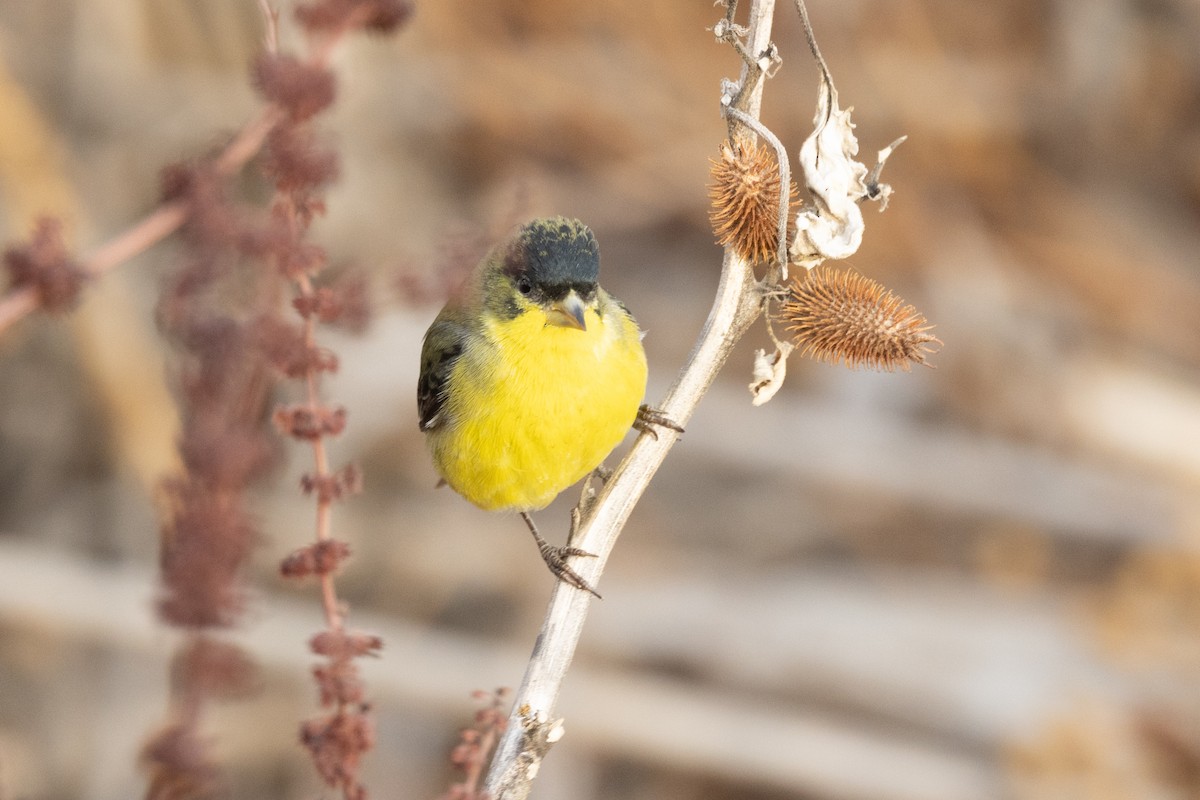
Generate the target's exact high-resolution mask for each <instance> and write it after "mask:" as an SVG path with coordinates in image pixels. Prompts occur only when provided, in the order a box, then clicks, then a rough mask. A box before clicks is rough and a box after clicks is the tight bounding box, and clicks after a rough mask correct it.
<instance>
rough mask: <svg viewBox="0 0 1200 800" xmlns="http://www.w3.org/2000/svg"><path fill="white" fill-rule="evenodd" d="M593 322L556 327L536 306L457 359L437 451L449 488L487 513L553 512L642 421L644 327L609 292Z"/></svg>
mask: <svg viewBox="0 0 1200 800" xmlns="http://www.w3.org/2000/svg"><path fill="white" fill-rule="evenodd" d="M600 291H601V292H602V291H603V290H600ZM586 324H587V329H586V330H577V329H575V328H567V327H562V326H558V325H551V324H548V323H547V320H546V316H545V314H544V313H543V312H542V311H541V310H540V309H538V308H536V307H535V308H530V309H528V310H526V311H525V312H524V313H522V314H520V315H518V316H517V317H516V318H514V319H507V320H505V319H497V318H487V319H486V320H485V321H484V324H483V331H482V334H483V335H482V336H479V337H474V338H473V339H472V341H471V343H470V344H469V345H468V346H467V347H466V349H465V350H464V351H463V353H462V356H461V357H460V358H459V359H458V361H457V362H456V363H455V365H454V368H453V370H452V372H451V375H450V379H449V380H448V381H447V387H448V391H447V394H446V398H445V412H446V424H445V425H444V426H441V427H440V428H439V429H437V430H435V431H430V436H429V445H430V449H431V451H432V453H433V459H434V463H435V465H436V466H437V468H438V471H439V472H440V473H441V475H442V476H443V477H444V478H445V479H446V482H447V483H449V484H450V486H451V487H452V488H453V489H454V490H455V491H457V492H459V493H460V494H462V495H463V496H464V497H466V498H467V499H468V500H470V501H471V502H472V503H474V504H475V505H477V506H479V507H480V508H483V509H487V510H502V509H506V510H517V511H532V510H535V509H539V508H543V507H545V506H546V505H548V504H549V503H550V501H552V500H553V499H554V498H555V496H557V495H558V494H559V492H561V491H562V490H563V489H566V488H567V487H568V486H570V485H571V484H573V483H575V482H576V481H578V480H580V479H581V478H583V476H584V475H586V474H587V473H588V472H590V471H591V470H593V469H595V468H596V467H597V466H598V465H599V464H600V462H602V461H603V460H604V458H605V457H606V456H607V455H608V454H609V453H611V452H612V450H613V448H615V447H616V446H617V445H618V444H619V443H620V441H621V439H622V438H623V437H624V436H625V433H626V432H627V431H628V430H629V428H630V426H631V425H632V424H633V421H634V418H635V417H636V416H637V410H638V406H639V405H640V404H641V402H642V398H643V397H644V395H645V391H646V356H645V353H644V352H643V350H642V345H641V340H640V334H639V332H638V329H637V324H636V323H635V322H634V321H633V319H632V318H631V317H630V316H629V315H628V314H627V313H626V312H625V311H624V309H622V308H621V307H620V306H619V305H618V304H617V303H616V302H615V301H613V300H611V298H608V297H607V296H603V295H602V297H601V304H600V306H599V311H597V309H594V308H593V309H589V310H588V311H587V315H586Z"/></svg>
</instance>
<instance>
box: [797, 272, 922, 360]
mask: <svg viewBox="0 0 1200 800" xmlns="http://www.w3.org/2000/svg"><path fill="white" fill-rule="evenodd" d="M782 315H783V318H784V320H785V321H786V322H787V323H788V324H787V329H788V330H789V331H793V337H794V339H795V341H796V345H797V346H799V347H802V348H803V351H802V354H803V355H811V356H813V357H814V358H816V359H818V360H820V361H828V362H829V363H831V364H837V363H839V362H841V361H844V362H846V366H848V367H850V368H851V369H855V368H857V367H859V366H866V367H869V368H871V369H879V370H887V371H888V372H891V371H893V370H895V369H896V368H897V367H900V368H901V369H903V370H905V371H907V370H908V369H910V368H911V365H912V364H925V363H926V361H925V359H926V357H927V356H929V355H932V354H933V353H935V352H937V347H940V346H941V344H942V342H941V340H940V339H938V338H937V337H936V336H934V335H933V334H931V333H929V332H928V331H929V330H930V329H931V328H932V327H933V326H932V325H930V324H929V323H928V322H927V321H926V319H925V317H924V316H923V315H922V314H921V313H920V312H919V311H917V310H916V309H915V308H913V307H912V306H910V305H907V304H905V302H904V301H903V300H902V299H901V298H899V297H897V296H896V295H894V294H892V292H890V291H888V290H887V289H886V288H885V287H884V286H882V285H881V284H879V283H877V282H876V281H873V280H871V279H870V278H866V277H863V276H862V275H859V274H858V273H856V272H850V271H848V270H847V271H841V270H835V269H832V268H829V267H817V268H816V269H814V270H812V271H811V272H809V273H808V274H807V275H800V276H797V277H796V279H795V280H793V281H792V285H791V287H790V289H789V293H788V298H787V300H785V301H784V303H783V308H782Z"/></svg>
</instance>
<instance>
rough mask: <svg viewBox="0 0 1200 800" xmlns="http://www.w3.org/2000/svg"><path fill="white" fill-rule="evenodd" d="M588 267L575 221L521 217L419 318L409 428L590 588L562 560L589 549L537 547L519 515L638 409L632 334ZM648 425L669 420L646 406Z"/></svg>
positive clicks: (580, 468)
mask: <svg viewBox="0 0 1200 800" xmlns="http://www.w3.org/2000/svg"><path fill="white" fill-rule="evenodd" d="M599 272H600V250H599V247H598V246H597V244H596V238H595V236H594V235H593V234H592V232H591V230H589V229H588V227H587V226H585V225H584V224H583V223H581V222H579V221H578V220H573V219H565V218H562V217H553V218H548V219H536V220H534V221H532V222H530V223H528V224H526V225H524V226H523V227H521V228H520V229H519V230H518V231H517V232H516V233H515V234H514V235H513V236H512V237H511V238H510V239H508V240H507V241H505V242H502V243H501V244H499V245H497V246H496V247H494V248H493V249H492V250H491V252H490V253H488V255H487V256H486V257H485V258H484V259H483V261H481V262H480V263H479V265H478V266H477V267H476V268H475V270H474V272H473V273H472V275H471V277H470V278H469V279H468V281H467V282H466V284H465V285H464V287H463V289H462V290H461V291H460V292H459V293H458V294H457V295H456V296H455V297H454V298H452V299H451V300H450V302H449V303H447V304H446V307H445V308H443V309H442V312H441V313H440V314H438V316H437V319H435V320H434V321H433V324H432V325H430V327H429V330H428V332H426V334H425V342H424V345H423V347H422V350H421V375H420V379H419V381H418V384H417V405H418V409H419V412H420V427H421V430H422V431H424V432H425V437H426V441H427V443H428V445H429V449H430V452H431V453H432V455H433V463H434V466H435V467H436V468H437V471H438V473H439V474H440V475H441V476H442V478H443V479H444V480H445V482H446V483H447V484H449V486H450V487H451V488H452V489H454V490H455V491H456V492H458V493H459V494H461V495H462V496H463V497H465V498H466V499H468V500H470V501H471V502H472V503H474V504H475V505H477V506H479V507H480V508H482V509H485V510H489V511H491V510H497V511H498V510H510V511H517V512H520V514H521V516H522V517H523V518H524V519H525V522H526V524H527V525H528V526H529V530H530V532H532V533H533V536H534V538H535V540H536V541H537V544H538V550H539V551H540V552H541V554H542V558H543V559H544V560H545V562H546V564H547V565H548V566H549V567H550V570H551V571H552V572H553V573H554V574H555V575H556V576H558V577H559V579H561V580H564V581H566V582H567V583H570V584H571V585H573V586H576V587H577V588H580V589H584V590H587V591H590V592H592V593H593V594H594V593H595V590H594V589H592V587H591V586H589V585H588V584H587V582H586V581H584V580H583V579H582V578H581V577H580V576H579V575H578V574H577V573H576V572H575V571H574V570H572V569H571V568H570V567H569V566H568V565H567V564H566V561H565V559H566V557H568V556H571V555H590V554H589V553H585V552H583V551H580V550H578V549H576V548H572V547H554V546H552V545H550V544H548V543H547V542H546V541H545V539H543V538H542V537H541V535H540V534H539V533H538V531H537V528H536V527H535V526H534V524H533V520H532V519H531V518H530V516H529V513H528V512H530V511H535V510H538V509H541V508H545V507H546V506H547V505H549V504H550V502H551V501H552V500H553V499H554V498H555V497H556V496H557V495H558V494H559V492H561V491H563V490H564V489H566V488H567V487H568V486H571V485H572V484H574V483H576V482H577V481H579V480H580V479H582V478H583V477H584V476H585V475H587V474H588V473H589V472H591V471H592V470H594V469H595V468H596V467H597V466H599V465H600V463H601V462H602V461H603V460H604V458H605V457H606V456H608V454H609V453H611V452H612V450H613V448H615V447H616V446H617V445H618V444H619V443H620V441H621V439H622V438H623V437H624V436H625V433H626V432H627V431H628V430H629V428H630V426H631V425H634V424H635V421H636V420H638V419H639V407H640V406H641V402H642V398H643V396H644V395H645V392H646V355H645V352H644V351H643V349H642V342H641V332H640V331H639V330H638V326H637V323H636V322H635V321H634V319H633V316H632V315H631V314H630V313H629V310H628V309H627V308H626V307H625V305H624V304H623V303H621V301H619V300H617V299H616V298H615V297H613V296H612V295H610V294H609V293H608V292H606V291H604V289H602V288H601V287H600V285H599V283H597V280H598V278H599ZM649 421H650V422H653V423H656V424H668V425H670V423H669V421H666V422H665V423H664V420H663V419H662V418H660V417H658V416H656V415H654V414H653V412H651V416H650V417H649ZM670 426H671V427H676V426H674V425H670ZM638 427H642V426H641V425H638Z"/></svg>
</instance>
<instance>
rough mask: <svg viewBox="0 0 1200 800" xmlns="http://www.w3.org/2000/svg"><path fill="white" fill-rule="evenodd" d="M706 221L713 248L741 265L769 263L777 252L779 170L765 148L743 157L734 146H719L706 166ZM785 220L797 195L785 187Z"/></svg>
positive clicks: (745, 152) (741, 149) (793, 187)
mask: <svg viewBox="0 0 1200 800" xmlns="http://www.w3.org/2000/svg"><path fill="white" fill-rule="evenodd" d="M711 172H712V177H713V184H712V186H710V187H709V192H708V196H709V198H710V199H711V200H712V207H711V208H710V209H709V212H708V218H709V221H710V222H711V223H712V228H713V233H714V234H715V235H716V237H717V243H718V244H720V245H721V246H722V247H733V249H734V251H735V252H736V253H737V254H738V255H740V256H741V257H742V258H744V259H746V260H747V261H774V260H775V257H776V255H777V254H778V251H779V165H778V164H776V163H775V159H774V157H773V156H772V154H771V151H770V149H768V148H767V146H766V145H763V146H761V147H759V148H758V149H757V150H751V151H748V150H747V149H746V148H745V146H743V145H742V144H741V143H740V142H734V143H732V144H731V143H730V142H725V143H723V144H722V145H721V158H720V160H719V161H713V162H712V170H711ZM789 188H790V193H789V197H790V199H789V202H788V212H787V213H788V215H789V216H790V215H791V207H792V206H794V205H796V203H797V200H796V195H797V194H798V190H797V189H796V185H795V184H794V183H793V184H792V185H791V186H790V187H789Z"/></svg>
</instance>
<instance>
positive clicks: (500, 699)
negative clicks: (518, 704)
mask: <svg viewBox="0 0 1200 800" xmlns="http://www.w3.org/2000/svg"><path fill="white" fill-rule="evenodd" d="M511 694H512V692H511V691H509V690H508V689H503V688H501V689H497V690H496V691H494V692H485V691H482V690H480V691H476V692H473V693H472V694H471V696H472V697H473V698H474V699H475V700H479V701H483V702H486V705H485V706H484V707H483V708H481V709H479V710H478V711H476V712H475V724H474V725H473V726H472V727H470V728H463V730H462V732H461V733H460V734H459V741H458V745H457V746H455V748H454V750H453V751H452V752H451V753H450V763H452V764H453V765H454V767H455V768H456V769H458V770H461V771H462V772H463V779H462V780H461V781H458V782H457V783H453V784H451V785H450V788H449V789H447V790H446V792H445V793H444V794H442V795H441V797H439V798H438V800H486V798H487V797H488V795H487V793H485V792H484V791H483V790H482V789H481V788H480V782H481V781H482V780H483V774H484V770H485V769H486V768H487V765H488V761H489V760H490V759H491V755H492V751H493V750H494V749H495V747H496V742H497V741H498V740H499V738H500V734H502V733H504V729H505V728H506V727H507V726H508V714H507V712H506V711H505V708H506V706H507V705H508V702H509V699H510V696H511Z"/></svg>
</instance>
